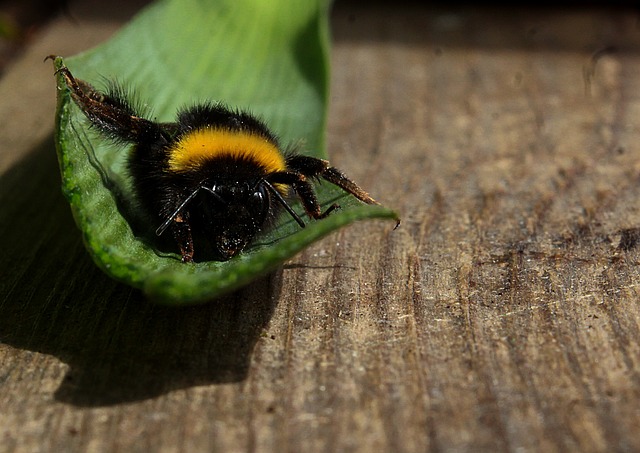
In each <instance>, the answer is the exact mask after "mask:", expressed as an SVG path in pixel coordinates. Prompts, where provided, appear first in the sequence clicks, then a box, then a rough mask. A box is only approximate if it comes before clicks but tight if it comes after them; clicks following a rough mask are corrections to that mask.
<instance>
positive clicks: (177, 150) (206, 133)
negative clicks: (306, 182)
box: [169, 128, 286, 173]
mask: <svg viewBox="0 0 640 453" xmlns="http://www.w3.org/2000/svg"><path fill="white" fill-rule="evenodd" d="M217 158H231V159H234V158H235V159H242V160H247V161H250V162H255V163H256V164H257V165H260V166H261V167H263V168H264V169H265V171H266V172H267V173H273V172H276V171H283V170H285V169H286V163H285V160H284V156H283V155H282V153H281V152H280V150H279V149H278V147H277V146H276V145H274V144H273V143H272V142H270V141H269V140H267V139H266V138H264V137H261V136H259V135H257V134H252V133H249V132H238V131H230V130H228V129H215V128H204V129H198V130H195V131H193V132H189V133H187V134H185V135H184V136H183V137H182V138H181V139H180V140H179V141H178V142H177V143H176V144H175V146H174V147H173V149H171V151H170V156H169V168H170V170H172V171H177V172H182V171H188V170H196V169H198V168H199V167H200V166H201V165H202V164H204V163H205V162H207V161H211V160H213V159H217Z"/></svg>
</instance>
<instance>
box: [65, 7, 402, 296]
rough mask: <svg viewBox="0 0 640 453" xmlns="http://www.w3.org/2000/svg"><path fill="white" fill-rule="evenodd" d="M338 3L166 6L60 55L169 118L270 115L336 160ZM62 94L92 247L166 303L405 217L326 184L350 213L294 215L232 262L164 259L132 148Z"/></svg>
mask: <svg viewBox="0 0 640 453" xmlns="http://www.w3.org/2000/svg"><path fill="white" fill-rule="evenodd" d="M329 6H330V5H329V2H328V1H323V0H317V1H310V0H308V1H301V2H297V1H291V0H270V1H268V2H265V1H260V0H218V1H202V0H165V1H161V2H158V3H156V4H154V5H153V6H151V7H149V8H147V9H146V10H145V11H143V12H142V13H141V14H140V15H138V16H137V17H136V18H135V19H134V20H133V21H132V22H131V23H130V24H129V25H127V26H126V27H125V28H124V29H122V30H121V31H120V32H119V33H118V34H117V35H116V36H115V37H113V38H112V39H111V40H109V41H108V42H106V43H104V44H103V45H101V46H99V47H97V48H95V49H93V50H91V51H89V52H86V53H83V54H81V55H77V56H75V57H72V58H69V59H66V60H64V62H63V60H62V59H61V58H57V59H56V60H55V62H54V65H55V67H56V68H59V67H60V66H61V65H63V64H64V65H67V66H68V67H69V68H70V70H71V71H72V72H73V74H74V75H75V76H76V77H78V78H80V79H83V80H86V81H88V82H89V83H91V84H93V85H94V86H97V87H98V88H101V85H102V87H104V81H105V80H106V79H116V80H118V81H121V82H124V83H125V84H126V85H127V86H130V87H132V88H135V93H136V97H137V98H139V99H140V100H143V101H144V102H146V103H148V104H149V107H150V108H152V115H153V118H155V119H157V120H158V121H173V120H174V115H175V112H176V110H177V109H178V108H180V107H183V106H184V105H188V104H193V103H196V102H198V101H202V100H222V101H224V102H225V103H227V104H228V105H230V106H234V107H238V108H241V109H247V110H249V111H251V112H252V113H254V114H256V115H257V116H259V117H261V118H262V119H263V120H265V121H266V122H267V124H269V126H270V128H272V130H273V131H274V132H275V133H276V134H277V135H278V136H279V137H280V139H281V141H282V143H285V144H286V143H293V144H295V143H299V142H300V141H301V140H302V143H303V148H304V150H305V151H304V152H305V153H307V154H311V155H315V156H317V157H325V156H324V129H325V116H326V108H327V97H328V48H329V40H328V23H327V22H328V10H329ZM58 93H59V98H58V112H57V128H56V130H57V137H56V139H57V140H56V141H57V145H58V158H59V162H60V168H61V173H62V181H63V191H64V193H65V195H66V197H67V199H68V200H69V203H70V204H71V208H72V211H73V214H74V217H75V220H76V223H77V224H78V226H79V228H80V229H81V230H82V233H83V237H84V241H85V243H86V246H87V249H88V250H89V252H90V253H91V255H92V257H93V259H94V261H95V262H96V263H97V265H98V266H100V268H102V269H103V270H104V271H105V272H106V273H107V274H109V275H110V276H111V277H113V278H115V279H117V280H120V281H122V282H125V283H127V284H129V285H132V286H134V287H137V288H140V289H142V290H143V291H144V292H145V293H146V294H147V295H148V296H150V297H151V298H152V299H154V300H157V301H159V302H164V303H169V304H188V303H197V302H204V301H207V300H210V299H212V298H214V297H216V296H218V295H220V294H222V293H224V292H227V291H230V290H233V289H235V288H238V287H240V286H241V285H244V284H246V283H248V282H249V281H251V280H253V279H255V278H256V277H259V276H261V275H264V274H265V273H266V272H268V271H270V270H272V269H273V268H275V267H276V266H278V265H279V264H281V263H282V262H283V261H285V260H286V259H288V258H290V257H291V256H293V255H294V254H295V253H297V252H299V251H300V250H302V249H303V248H304V247H306V246H307V245H309V244H310V243H312V242H313V241H316V240H318V239H319V238H321V237H322V236H325V235H327V234H328V233H330V232H331V231H333V230H335V229H337V228H339V227H341V226H344V225H347V224H349V223H351V222H353V221H356V220H360V219H366V218H374V217H378V218H392V219H396V218H397V215H396V214H395V213H394V212H393V211H391V210H389V209H386V208H383V207H381V206H366V205H363V204H362V203H360V202H358V201H357V200H355V199H354V198H353V197H351V196H348V195H346V194H345V193H344V192H342V191H341V190H340V189H338V188H336V187H333V186H332V185H331V184H321V185H319V186H318V187H317V188H318V197H319V200H320V201H321V203H322V204H323V206H327V205H328V204H329V203H332V202H334V201H339V203H340V204H341V206H342V207H343V209H342V210H340V211H338V212H337V213H335V214H332V215H331V216H329V217H328V218H326V219H324V220H321V221H317V222H307V223H308V225H307V227H306V228H304V229H300V228H299V227H298V226H297V224H296V223H295V222H293V221H292V220H291V219H290V218H289V217H288V216H283V217H282V219H281V220H280V223H279V225H278V226H277V227H276V228H274V229H273V230H272V231H270V232H269V233H268V234H266V235H265V236H262V237H260V238H259V239H258V240H257V241H256V243H255V244H254V245H253V246H252V247H250V248H248V249H247V250H245V251H244V252H243V253H242V254H240V255H239V256H237V257H235V258H233V259H232V260H230V261H227V262H201V263H194V264H191V263H190V264H183V263H182V262H180V259H179V256H178V255H177V254H174V253H161V252H159V251H158V247H156V246H155V244H154V243H153V242H151V241H149V240H145V239H144V235H142V236H141V235H138V236H136V234H135V233H134V231H136V230H135V228H133V227H132V225H134V224H135V222H134V221H133V219H134V218H135V208H134V205H133V204H132V203H131V201H132V193H131V188H130V183H129V181H128V179H127V177H126V172H125V171H124V170H125V166H124V165H125V162H126V156H127V152H128V150H127V149H125V148H123V147H122V146H116V145H114V144H113V143H112V142H110V141H108V140H105V139H104V138H103V137H100V136H99V135H97V133H95V132H94V131H93V130H91V129H89V127H88V122H87V120H86V119H85V118H84V116H83V114H82V112H80V110H79V109H78V107H77V106H76V105H75V104H74V103H73V101H72V100H71V98H70V96H69V92H68V90H67V88H66V86H65V84H64V81H63V80H62V77H58ZM307 150H308V152H307ZM294 207H296V208H297V210H298V211H299V212H300V211H301V209H300V207H299V206H298V205H295V204H294ZM123 213H124V214H123ZM196 247H197V244H196ZM196 250H197V249H196Z"/></svg>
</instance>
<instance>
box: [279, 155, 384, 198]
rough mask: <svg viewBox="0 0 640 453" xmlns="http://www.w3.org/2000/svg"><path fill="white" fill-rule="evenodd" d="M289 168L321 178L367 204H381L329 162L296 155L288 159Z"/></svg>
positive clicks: (309, 176)
mask: <svg viewBox="0 0 640 453" xmlns="http://www.w3.org/2000/svg"><path fill="white" fill-rule="evenodd" d="M287 167H288V168H289V169H291V170H293V171H295V172H297V173H300V174H302V175H304V176H306V177H308V178H314V177H321V178H323V179H325V180H327V181H329V182H330V183H332V184H335V185H336V186H338V187H340V188H341V189H342V190H345V191H346V192H349V193H350V194H351V195H353V196H354V197H356V198H357V199H358V200H360V201H362V202H364V203H366V204H379V203H378V202H377V201H376V200H374V199H373V198H371V195H369V194H368V193H367V192H365V191H364V190H362V189H361V188H360V186H358V185H357V184H356V183H355V182H353V181H352V180H351V179H349V178H348V177H347V176H345V175H344V174H343V173H342V172H341V171H340V170H338V169H337V168H335V167H332V166H331V165H330V164H329V161H327V160H324V159H318V158H316V157H310V156H302V155H299V154H294V155H292V156H289V157H288V158H287Z"/></svg>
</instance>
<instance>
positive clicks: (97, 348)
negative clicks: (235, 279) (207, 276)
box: [0, 2, 640, 452]
mask: <svg viewBox="0 0 640 453" xmlns="http://www.w3.org/2000/svg"><path fill="white" fill-rule="evenodd" d="M124 3H126V2H124ZM75 8H76V9H75V10H74V9H73V7H72V12H73V20H69V19H67V18H64V17H60V18H56V19H53V20H52V21H51V22H50V23H48V24H47V25H46V26H44V27H43V28H41V29H40V30H39V31H38V33H37V34H36V35H35V36H34V38H33V40H32V41H30V42H29V43H28V45H27V46H26V48H25V49H24V52H23V53H22V54H20V55H17V56H15V57H14V58H13V60H12V61H11V63H10V64H9V66H7V67H6V68H5V72H4V75H3V76H2V79H1V80H0V99H2V101H1V102H0V119H1V121H0V124H1V126H0V143H1V145H0V171H1V172H2V173H1V175H2V176H1V179H0V206H1V208H0V228H1V231H2V235H1V236H0V249H1V250H2V255H1V258H0V275H1V276H2V277H1V278H0V340H1V341H2V343H0V452H48V451H92V452H112V451H126V452H136V451H140V452H142V451H145V452H146V451H166V452H172V451H185V452H198V451H208V452H243V451H259V452H372V451H388V452H425V451H480V452H482V451H486V452H494V451H511V452H516V451H518V452H521V451H545V452H554V451H557V452H566V451H583V452H588V451H602V452H604V451H606V452H613V451H621V452H634V451H640V430H639V429H638V427H640V345H639V340H640V301H639V297H638V285H639V284H640V273H639V267H638V264H639V262H638V260H639V258H640V256H639V253H638V247H637V245H638V240H639V239H640V229H638V228H640V160H639V157H640V54H639V53H638V51H639V50H640V28H639V26H638V23H639V19H638V15H637V12H636V11H634V10H625V9H623V8H618V9H615V10H606V9H597V8H592V9H571V10H545V9H540V8H538V9H533V10H528V9H511V10H509V9H507V10H504V9H502V10H494V9H472V8H450V9H446V8H444V7H442V8H435V7H431V8H427V7H420V6H404V5H402V4H394V6H393V8H391V7H385V6H375V7H372V6H364V5H362V6H356V5H352V4H349V3H339V4H338V5H336V7H335V9H334V13H333V18H332V19H333V32H334V36H333V40H334V50H333V56H332V60H333V68H332V82H333V84H332V97H331V99H332V107H331V112H330V119H329V146H330V149H329V154H330V156H331V158H332V161H333V162H334V164H336V165H337V166H339V167H340V168H342V169H344V170H345V171H346V172H347V173H348V174H349V175H350V176H352V177H353V178H354V179H355V180H356V181H358V182H359V183H361V185H362V186H363V187H365V188H367V189H370V191H371V193H372V194H373V195H375V196H377V197H378V198H379V199H381V200H382V201H383V202H384V203H385V204H388V205H390V206H393V207H395V208H396V209H398V210H399V211H400V212H401V213H402V216H403V220H404V221H403V224H402V226H401V227H400V228H399V229H398V230H396V231H393V232H392V231H391V225H389V224H388V223H386V222H365V223H361V224H357V225H354V226H352V227H349V228H348V229H345V230H342V231H341V232H339V233H337V234H334V235H332V236H330V237H328V238H327V239H325V240H323V241H322V242H320V243H318V244H316V245H315V246H313V247H311V248H309V249H308V250H306V251H305V252H304V253H302V254H301V255H299V256H297V257H296V258H294V259H293V260H291V262H289V263H288V264H286V265H285V266H284V267H283V268H282V269H281V270H280V271H278V272H276V273H274V274H273V275H271V276H269V277H268V278H264V279H262V280H260V281H258V282H256V283H254V284H252V285H250V286H248V287H246V288H245V289H243V290H241V291H238V292H237V293H234V294H232V295H230V296H227V297H225V298H223V299H221V300H218V301H214V302H212V303H210V304H208V305H204V306H199V307H192V308H187V309H169V308H164V307H159V306H154V305H150V304H148V303H147V302H145V301H144V300H143V299H142V298H141V296H140V295H139V294H138V293H137V292H136V291H132V290H131V289H129V288H127V287H124V286H122V285H119V284H116V283H114V282H112V281H111V280H109V279H108V278H107V277H105V276H104V275H103V274H102V273H101V272H100V271H99V270H97V269H96V268H95V267H94V266H93V264H92V263H91V261H90V259H89V258H88V256H87V254H86V253H85V251H84V248H83V246H82V244H81V239H80V235H79V233H78V231H77V230H76V228H75V226H74V223H73V220H72V218H71V215H70V211H69V208H68V206H67V205H66V203H65V201H64V200H63V197H62V195H61V194H60V190H59V176H58V170H57V164H56V159H55V153H54V148H53V144H52V130H53V110H54V95H55V90H54V83H53V77H52V74H51V67H50V65H44V64H42V63H41V61H42V58H43V56H45V55H47V54H49V53H52V52H54V53H59V54H62V55H70V54H73V53H74V52H76V51H79V50H81V49H83V48H87V47H90V46H91V45H93V44H94V43H96V42H99V41H101V40H103V39H105V38H106V37H107V36H108V35H109V34H110V33H111V32H112V31H113V30H115V29H116V28H117V27H118V25H119V24H120V23H122V21H124V20H126V18H127V17H129V15H130V14H132V12H133V10H135V8H132V9H130V10H127V9H126V8H122V9H121V8H108V9H107V10H106V11H97V12H96V10H95V9H92V8H94V7H92V6H91V5H89V6H80V7H75ZM114 12H117V13H118V15H117V17H116V16H115V15H114Z"/></svg>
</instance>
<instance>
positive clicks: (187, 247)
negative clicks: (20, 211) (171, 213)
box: [171, 215, 194, 263]
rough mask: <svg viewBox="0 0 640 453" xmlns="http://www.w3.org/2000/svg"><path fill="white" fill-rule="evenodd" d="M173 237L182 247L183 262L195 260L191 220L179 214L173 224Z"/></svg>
mask: <svg viewBox="0 0 640 453" xmlns="http://www.w3.org/2000/svg"><path fill="white" fill-rule="evenodd" d="M171 231H172V232H173V238H174V240H175V241H176V243H177V244H178V247H179V248H180V254H181V255H182V262H183V263H192V262H193V254H194V247H193V236H192V234H191V225H190V224H189V221H188V220H186V219H185V218H183V217H182V216H180V215H178V216H177V217H176V218H175V219H174V221H173V222H172V224H171Z"/></svg>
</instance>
